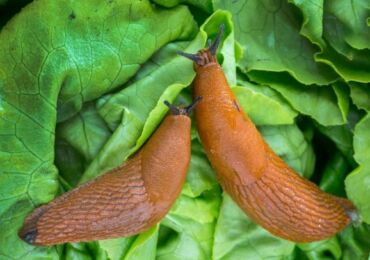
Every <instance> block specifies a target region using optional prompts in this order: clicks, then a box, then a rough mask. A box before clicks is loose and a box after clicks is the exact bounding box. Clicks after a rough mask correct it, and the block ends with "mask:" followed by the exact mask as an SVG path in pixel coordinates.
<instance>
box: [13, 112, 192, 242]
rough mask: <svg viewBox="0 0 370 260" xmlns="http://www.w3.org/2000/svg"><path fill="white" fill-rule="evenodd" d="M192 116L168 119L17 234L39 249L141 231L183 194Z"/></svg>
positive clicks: (37, 213)
mask: <svg viewBox="0 0 370 260" xmlns="http://www.w3.org/2000/svg"><path fill="white" fill-rule="evenodd" d="M190 125H191V122H190V118H189V117H188V116H186V115H168V116H167V117H166V118H165V119H164V120H163V122H162V123H161V125H160V126H159V128H158V129H157V130H156V131H155V132H154V134H153V135H152V137H151V138H150V139H149V140H148V142H147V143H146V144H145V145H144V146H143V148H142V149H141V150H140V151H139V152H138V153H137V154H135V155H134V157H132V158H131V159H129V160H128V161H127V162H126V163H124V164H123V165H122V166H120V167H119V168H116V169H114V170H112V171H110V172H108V173H106V174H104V175H102V176H100V177H98V178H96V179H94V180H92V181H90V182H88V183H86V184H84V185H82V186H80V187H78V188H75V189H73V190H71V191H69V192H67V193H65V194H63V195H62V196H60V197H59V198H57V199H55V200H54V201H52V202H50V203H49V204H46V205H44V206H42V207H39V208H37V209H35V210H34V212H32V213H31V214H30V215H29V216H28V217H27V218H26V220H25V222H24V226H23V228H22V229H21V230H20V232H19V236H20V237H21V238H22V239H24V240H26V241H27V242H29V243H31V244H35V245H54V244H61V243H65V242H79V241H90V240H100V239H106V238H114V237H123V236H129V235H133V234H136V233H139V232H142V231H144V230H146V229H148V228H150V227H151V226H153V225H154V224H155V223H157V222H159V221H160V220H161V219H162V218H163V217H164V216H165V215H166V214H167V212H168V211H169V210H170V208H171V206H172V205H173V203H174V201H175V200H176V198H177V197H178V195H179V194H180V191H181V189H182V185H183V183H184V181H185V176H186V172H187V169H188V166H189V161H190Z"/></svg>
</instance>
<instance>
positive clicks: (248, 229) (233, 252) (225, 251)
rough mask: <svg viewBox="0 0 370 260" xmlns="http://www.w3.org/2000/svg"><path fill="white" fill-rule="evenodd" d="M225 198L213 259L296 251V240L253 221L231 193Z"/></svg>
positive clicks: (275, 255)
mask: <svg viewBox="0 0 370 260" xmlns="http://www.w3.org/2000/svg"><path fill="white" fill-rule="evenodd" d="M222 198H223V199H222V205H221V208H220V216H219V218H218V221H217V226H216V232H215V241H214V245H213V259H224V260H226V259H235V260H236V259H283V258H285V257H288V256H289V255H290V254H291V253H292V252H293V249H294V243H292V242H289V241H286V240H283V239H280V238H277V237H275V236H273V235H271V234H270V233H268V232H267V231H266V230H264V229H263V228H262V227H260V226H258V225H257V224H255V223H253V221H251V220H250V219H249V218H248V217H247V216H246V215H245V214H244V212H242V210H241V209H240V208H239V207H238V206H237V205H236V204H235V202H234V201H232V199H231V198H230V196H228V195H227V194H225V193H224V194H223V196H222Z"/></svg>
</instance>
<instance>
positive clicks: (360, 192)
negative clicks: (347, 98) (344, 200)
mask: <svg viewBox="0 0 370 260" xmlns="http://www.w3.org/2000/svg"><path fill="white" fill-rule="evenodd" d="M369 129H370V114H367V115H366V116H365V117H364V118H363V119H362V120H361V121H360V122H359V123H358V124H357V125H356V128H355V133H354V139H353V146H354V150H355V155H354V157H355V160H356V161H357V162H358V163H359V164H360V166H359V167H358V168H357V169H355V170H354V171H353V172H352V173H351V174H350V175H349V176H348V177H347V178H346V180H345V183H346V191H347V194H348V197H349V198H350V199H351V200H352V201H353V202H354V203H355V205H356V207H357V209H358V210H359V212H360V214H361V217H362V219H363V221H364V222H366V223H370V204H369V202H368V198H367V194H369V193H370V163H369V162H370V151H369V149H370V148H369V147H370V134H369Z"/></svg>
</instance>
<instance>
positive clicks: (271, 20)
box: [214, 0, 336, 84]
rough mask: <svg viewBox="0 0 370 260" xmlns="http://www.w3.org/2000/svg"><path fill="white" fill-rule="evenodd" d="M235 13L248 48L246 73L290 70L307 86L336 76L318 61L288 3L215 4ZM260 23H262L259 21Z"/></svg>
mask: <svg viewBox="0 0 370 260" xmlns="http://www.w3.org/2000/svg"><path fill="white" fill-rule="evenodd" d="M214 4H215V7H216V8H222V9H226V10H229V11H230V12H231V13H232V14H233V21H234V24H235V37H236V39H237V40H238V41H239V43H240V44H241V46H242V47H243V49H244V57H243V59H242V60H240V62H239V65H240V66H241V67H242V69H243V70H245V71H251V70H264V71H287V72H289V73H290V74H291V75H293V76H294V77H295V78H296V79H297V80H298V81H300V82H302V83H304V84H313V83H317V84H328V83H329V82H331V81H333V80H335V78H336V75H335V73H334V72H333V71H332V69H330V68H329V67H328V66H326V65H324V64H318V63H316V62H315V61H314V54H315V52H316V49H315V46H314V45H312V44H311V43H310V42H309V41H308V40H307V39H306V38H305V37H303V36H302V35H300V34H299V30H300V28H299V27H300V26H299V22H298V20H297V19H296V17H295V13H294V11H293V10H292V6H290V5H288V4H287V3H285V1H280V0H274V1H268V0H263V1H258V0H253V1H222V0H215V1H214ZM256 21H259V22H256Z"/></svg>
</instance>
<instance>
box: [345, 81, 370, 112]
mask: <svg viewBox="0 0 370 260" xmlns="http://www.w3.org/2000/svg"><path fill="white" fill-rule="evenodd" d="M348 84H349V86H350V90H351V98H352V101H353V103H354V104H355V105H356V106H357V108H359V109H364V110H366V111H368V112H369V111H370V86H369V85H368V84H360V83H356V82H350V83H348Z"/></svg>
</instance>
